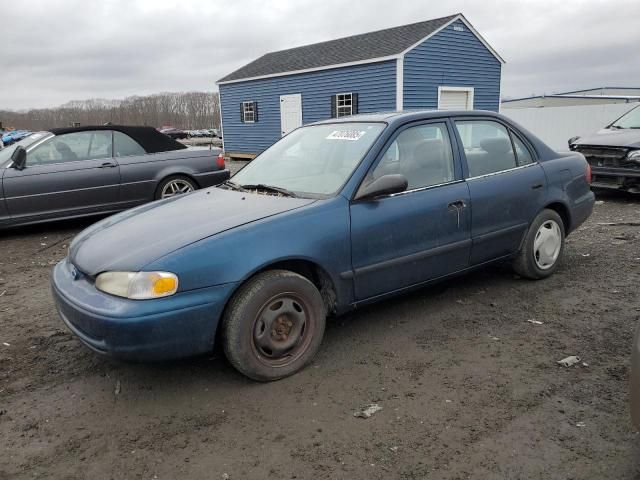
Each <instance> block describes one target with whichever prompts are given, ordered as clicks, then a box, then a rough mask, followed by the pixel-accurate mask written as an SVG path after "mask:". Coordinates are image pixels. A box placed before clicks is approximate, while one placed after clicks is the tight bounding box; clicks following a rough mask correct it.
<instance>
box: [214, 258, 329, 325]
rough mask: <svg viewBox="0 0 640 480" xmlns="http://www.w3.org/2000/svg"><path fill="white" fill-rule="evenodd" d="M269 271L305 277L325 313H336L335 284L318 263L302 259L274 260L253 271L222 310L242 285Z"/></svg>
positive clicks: (238, 286)
mask: <svg viewBox="0 0 640 480" xmlns="http://www.w3.org/2000/svg"><path fill="white" fill-rule="evenodd" d="M269 270H288V271H290V272H294V273H297V274H298V275H301V276H303V277H305V278H306V279H307V280H309V281H310V282H311V283H313V284H314V285H315V287H316V288H317V289H318V291H319V292H320V295H321V296H322V300H323V302H324V304H325V307H326V309H327V313H328V314H334V313H336V312H337V310H338V290H337V288H336V282H335V281H334V279H333V277H332V276H331V274H330V273H329V272H328V271H327V269H326V268H324V267H323V266H322V265H320V263H318V262H317V261H315V260H311V259H308V258H302V257H291V258H281V259H276V260H273V261H271V262H269V263H266V264H264V265H261V266H260V267H258V268H256V269H254V270H253V271H252V272H251V273H249V274H248V275H246V276H245V277H244V278H243V279H242V280H241V281H240V282H238V284H237V285H236V286H235V288H234V289H233V291H232V292H231V294H230V295H229V297H228V299H227V302H226V305H225V308H224V310H226V308H227V306H228V304H229V302H230V301H231V299H232V298H233V296H234V295H235V294H236V292H237V291H238V289H240V287H241V286H242V285H244V284H245V283H246V282H248V281H249V280H251V279H252V278H253V277H255V276H256V275H259V274H260V273H263V272H266V271H269ZM223 316H224V312H223Z"/></svg>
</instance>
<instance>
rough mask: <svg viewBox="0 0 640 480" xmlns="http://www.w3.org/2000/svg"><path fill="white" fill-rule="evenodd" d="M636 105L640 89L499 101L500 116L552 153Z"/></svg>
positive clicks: (565, 148)
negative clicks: (525, 130) (508, 119)
mask: <svg viewBox="0 0 640 480" xmlns="http://www.w3.org/2000/svg"><path fill="white" fill-rule="evenodd" d="M639 105H640V88H635V87H600V88H591V89H587V90H576V91H572V92H565V93H555V94H552V95H540V96H532V97H526V98H516V99H512V100H503V101H502V103H501V109H500V111H501V113H502V114H504V115H506V116H507V117H509V118H511V119H512V120H514V121H516V122H518V123H519V124H521V125H522V126H523V127H525V128H527V129H528V130H530V131H531V132H533V133H535V134H536V135H537V136H538V137H540V138H541V139H542V140H544V141H545V142H547V144H549V146H551V147H552V148H555V149H556V150H567V149H568V145H567V140H568V139H569V138H571V137H575V136H583V135H587V134H589V133H593V132H595V131H597V130H600V129H601V128H603V127H605V126H607V125H609V124H611V123H612V122H613V121H614V120H616V119H617V118H619V117H621V116H622V115H624V114H625V113H627V112H628V111H629V110H631V109H632V108H635V107H637V106H639Z"/></svg>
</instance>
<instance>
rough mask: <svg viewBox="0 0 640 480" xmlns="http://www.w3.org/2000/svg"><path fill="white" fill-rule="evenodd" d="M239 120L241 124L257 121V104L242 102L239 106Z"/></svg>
mask: <svg viewBox="0 0 640 480" xmlns="http://www.w3.org/2000/svg"><path fill="white" fill-rule="evenodd" d="M240 120H241V121H242V123H255V122H257V121H258V103H257V102H242V103H241V104H240Z"/></svg>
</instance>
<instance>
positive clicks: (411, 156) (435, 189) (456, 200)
mask: <svg viewBox="0 0 640 480" xmlns="http://www.w3.org/2000/svg"><path fill="white" fill-rule="evenodd" d="M451 129H452V125H451V124H450V123H448V122H447V121H438V122H427V123H422V124H419V125H415V124H413V125H410V126H405V127H402V128H401V129H399V130H398V132H396V133H395V134H394V136H393V137H392V138H391V139H390V141H389V143H388V144H387V147H386V148H385V149H383V152H384V153H382V154H381V155H380V157H379V158H378V159H377V161H376V163H374V166H373V167H372V169H371V170H370V171H369V173H368V174H367V176H366V177H365V179H364V181H363V184H362V185H361V187H360V188H363V186H365V185H367V184H368V183H370V182H371V181H373V180H375V179H377V178H379V177H381V176H382V175H385V174H401V175H404V176H405V177H406V179H407V181H408V188H407V190H406V191H404V192H401V193H398V194H393V195H387V196H383V197H380V198H375V199H368V200H362V201H357V200H355V201H353V202H352V204H351V206H350V208H351V244H352V266H353V274H354V286H355V292H356V300H358V301H359V300H364V299H367V298H370V297H374V296H377V295H381V294H385V293H389V292H392V291H394V290H398V289H402V288H405V287H409V286H411V285H415V284H419V283H421V282H425V281H428V280H431V279H434V278H437V277H441V276H443V275H447V274H450V273H453V272H456V271H459V270H463V269H465V268H466V267H467V266H468V262H469V252H470V245H471V240H470V219H471V215H470V210H469V189H468V187H467V184H466V183H465V182H464V181H463V180H462V171H461V166H460V162H459V158H458V154H457V152H456V149H453V148H452V145H451V140H450V139H451V138H452V131H451Z"/></svg>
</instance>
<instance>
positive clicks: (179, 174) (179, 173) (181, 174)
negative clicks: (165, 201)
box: [153, 171, 202, 197]
mask: <svg viewBox="0 0 640 480" xmlns="http://www.w3.org/2000/svg"><path fill="white" fill-rule="evenodd" d="M171 177H185V178H188V179H189V180H191V181H192V182H193V183H194V184H195V185H196V187H197V188H202V186H201V185H200V183H199V182H198V180H197V179H196V177H195V176H194V175H193V174H191V173H189V172H185V171H176V172H169V173H164V174H163V175H162V176H158V177H156V184H155V188H154V189H153V195H154V197H157V196H158V190H159V188H160V185H161V184H162V182H164V181H165V180H167V179H169V178H171Z"/></svg>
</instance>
